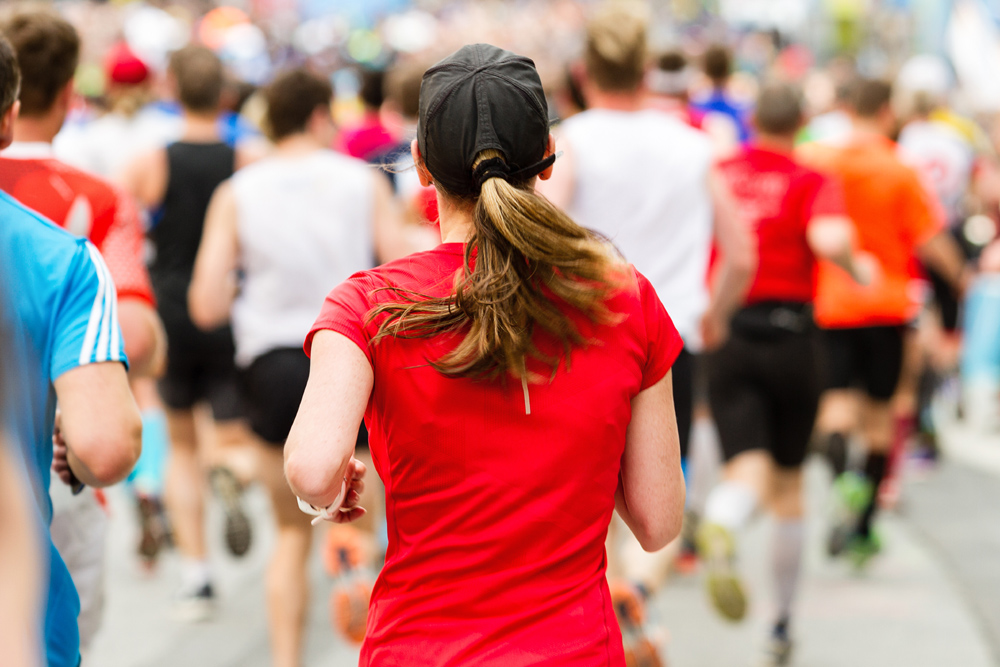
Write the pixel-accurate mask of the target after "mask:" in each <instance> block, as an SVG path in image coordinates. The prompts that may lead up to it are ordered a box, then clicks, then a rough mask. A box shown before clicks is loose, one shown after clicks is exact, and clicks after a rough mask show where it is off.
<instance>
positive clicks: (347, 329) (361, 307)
mask: <svg viewBox="0 0 1000 667" xmlns="http://www.w3.org/2000/svg"><path fill="white" fill-rule="evenodd" d="M372 289H374V286H373V284H372V280H371V277H370V276H369V275H368V274H367V273H364V272H362V273H355V274H354V275H353V276H351V277H350V278H348V279H347V280H345V281H344V282H342V283H340V284H339V285H337V286H336V287H335V288H333V291H331V292H330V293H329V294H328V295H327V297H326V301H324V302H323V308H322V310H320V313H319V317H318V318H316V322H315V323H314V324H313V326H312V329H311V330H310V331H309V335H308V336H306V341H305V345H304V346H303V348H304V349H305V352H306V355H309V356H312V341H313V337H314V336H315V335H316V332H317V331H322V330H324V329H329V330H330V331H336V332H337V333H339V334H342V335H344V336H346V337H347V338H349V339H350V340H352V341H354V343H355V344H356V345H357V346H358V347H359V348H361V351H362V352H364V353H365V356H366V357H368V363H370V364H372V366H373V367H374V363H373V361H372V354H371V347H370V345H369V343H370V342H371V336H370V334H369V332H368V330H367V327H366V326H365V319H366V318H367V316H368V311H369V310H371V301H370V299H369V294H370V293H371V291H372Z"/></svg>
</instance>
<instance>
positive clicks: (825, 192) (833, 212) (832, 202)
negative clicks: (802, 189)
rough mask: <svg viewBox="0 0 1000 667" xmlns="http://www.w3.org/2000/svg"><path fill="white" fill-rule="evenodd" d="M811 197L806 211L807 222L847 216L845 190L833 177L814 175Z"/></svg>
mask: <svg viewBox="0 0 1000 667" xmlns="http://www.w3.org/2000/svg"><path fill="white" fill-rule="evenodd" d="M810 185H811V188H810V189H811V191H812V192H811V196H810V199H809V203H808V208H807V210H806V213H807V215H806V220H812V219H814V218H821V217H824V216H842V215H847V209H846V207H845V204H844V189H843V188H842V187H841V185H840V181H838V180H837V179H836V178H834V177H832V176H824V175H822V174H819V173H814V174H813V175H812V183H811V184H810Z"/></svg>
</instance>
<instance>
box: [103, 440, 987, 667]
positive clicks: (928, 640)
mask: <svg viewBox="0 0 1000 667" xmlns="http://www.w3.org/2000/svg"><path fill="white" fill-rule="evenodd" d="M947 435H948V438H947V440H949V441H956V442H959V443H960V444H961V447H959V449H961V450H962V451H963V453H962V455H960V456H959V455H956V456H954V457H951V458H949V459H948V460H947V461H946V462H945V463H944V464H942V466H941V467H940V468H939V469H937V470H936V471H934V472H933V473H932V474H930V475H929V476H926V477H923V476H921V477H919V478H918V477H917V476H916V475H911V476H909V477H908V478H907V484H906V486H905V492H904V496H903V502H902V503H901V505H900V508H899V509H898V510H897V511H896V512H893V513H888V514H886V515H885V516H884V518H883V520H882V523H881V530H882V535H883V538H884V543H885V551H884V553H883V554H882V555H881V556H880V557H879V558H878V559H877V560H876V561H875V562H874V563H873V564H872V566H871V568H870V569H869V570H868V571H866V572H865V573H864V574H863V575H858V574H857V573H855V572H853V571H852V570H851V569H850V568H849V567H848V566H847V565H846V564H844V563H842V562H831V561H830V560H829V559H827V558H826V557H825V556H824V555H823V553H822V548H821V545H822V540H823V534H824V530H825V527H824V524H823V516H824V512H823V508H824V507H825V503H826V493H827V483H828V480H827V476H826V472H825V470H824V469H823V467H822V465H820V464H819V463H817V462H813V463H812V464H811V465H810V468H809V471H808V484H807V489H808V491H807V493H808V503H809V507H810V510H811V511H810V515H811V517H812V518H811V519H810V522H809V525H808V544H809V547H808V555H807V558H806V564H805V575H804V580H803V586H802V591H801V597H800V601H799V605H798V613H797V618H796V621H795V625H794V627H793V632H794V636H795V638H796V642H797V644H796V653H795V658H794V662H793V664H794V665H801V666H803V667H805V666H808V667H867V666H869V665H870V666H871V667H885V666H887V665H889V666H895V665H906V666H907V667H942V666H949V667H950V666H956V667H996V666H1000V660H998V659H997V656H1000V466H998V467H996V469H994V468H993V467H991V466H989V465H981V464H980V463H979V461H980V459H981V458H982V457H983V456H985V457H986V458H989V456H991V455H992V452H993V451H994V449H995V450H996V451H997V452H1000V437H996V436H994V437H985V436H981V435H975V434H970V433H969V432H968V431H967V430H963V429H962V427H961V426H960V425H953V426H951V427H949V430H948V434H947ZM970 448H971V450H975V451H979V453H980V454H981V455H982V456H980V457H979V458H977V455H974V454H973V455H969V454H968V451H966V450H969V449H970ZM977 448H978V449H977ZM248 502H249V506H250V508H251V510H252V513H253V516H254V517H255V522H256V530H257V533H256V535H255V543H254V546H253V548H252V549H251V552H250V553H249V554H248V555H247V556H246V557H245V558H243V559H240V560H235V559H233V558H231V557H229V556H228V555H226V553H225V549H224V548H223V546H222V538H221V523H220V517H219V515H218V511H217V509H214V508H213V511H212V516H211V525H212V527H213V529H212V531H211V532H212V535H213V540H212V543H211V549H212V554H213V558H212V562H213V565H214V566H215V570H216V572H217V577H218V581H217V587H218V590H219V593H220V604H219V613H218V615H217V617H216V618H215V619H214V620H212V621H210V622H207V623H202V624H193V625H192V624H184V623H178V622H175V621H173V620H171V618H170V599H171V594H172V592H173V589H174V586H175V585H176V581H177V571H178V561H177V557H176V555H175V554H172V553H168V554H166V555H165V557H164V558H163V559H162V561H161V563H160V567H159V568H158V570H157V571H156V572H155V573H153V574H149V573H145V572H143V571H142V570H141V568H139V567H138V566H137V564H136V562H135V560H134V558H133V556H132V545H133V541H134V539H135V530H136V528H135V525H134V522H133V518H132V517H133V514H132V511H131V508H130V506H129V505H128V500H127V498H126V497H125V494H124V492H122V491H120V490H113V491H112V493H111V505H112V511H113V517H112V526H111V531H110V545H109V552H108V577H107V606H106V618H105V622H104V625H103V628H102V630H101V632H100V633H99V634H98V636H97V638H96V639H95V641H94V643H93V645H92V647H91V649H90V651H89V652H88V653H87V654H86V655H85V661H84V664H85V665H93V666H96V667H177V666H184V667H188V666H190V667H264V666H266V665H268V664H269V659H268V644H267V631H266V622H265V614H266V612H265V606H264V590H263V572H264V568H265V564H266V560H267V550H268V546H269V544H270V543H271V541H272V539H273V529H272V528H271V527H270V526H271V524H270V518H269V512H270V509H269V507H268V502H267V500H266V498H265V497H264V495H263V494H262V493H260V492H259V491H257V490H253V489H251V491H250V493H249V497H248ZM769 529H770V525H769V522H768V520H767V519H763V520H761V521H758V522H757V523H756V524H755V525H754V526H752V527H751V528H750V529H749V530H748V531H747V533H746V535H745V536H744V539H743V540H742V542H741V554H742V557H741V566H742V568H743V570H744V572H745V573H746V574H747V578H748V581H749V582H750V591H751V595H752V598H751V609H750V614H749V616H748V619H747V620H746V621H745V622H744V623H742V624H740V625H732V624H730V623H727V622H725V621H722V620H720V619H719V618H717V617H716V616H715V615H714V614H713V613H712V611H711V609H710V608H709V606H708V603H707V601H706V599H705V596H704V593H703V590H702V582H701V579H700V578H699V577H698V576H697V575H692V576H687V577H679V578H675V579H674V580H673V581H672V582H671V583H670V584H669V585H668V586H667V587H666V588H665V589H664V590H663V591H662V592H661V593H660V594H659V595H658V596H657V597H656V599H655V603H654V604H653V605H652V609H651V614H652V620H653V623H654V625H655V630H656V633H657V634H658V636H659V638H660V641H661V645H662V651H663V654H664V656H665V657H666V658H667V659H668V660H669V663H670V665H671V666H672V667H701V666H704V667H720V666H726V667H728V666H730V665H733V666H741V665H754V664H755V663H756V662H757V660H758V658H759V655H760V647H761V645H762V643H763V640H764V638H765V636H766V631H767V625H768V621H769V620H770V618H771V610H772V609H773V604H772V601H771V599H770V593H769V591H770V588H771V586H770V573H769V569H768V558H767V554H768V539H769ZM311 576H312V580H313V582H314V589H313V591H314V595H313V599H312V613H311V617H310V621H309V632H308V645H307V651H306V665H307V667H314V666H317V667H318V666H320V665H323V666H333V665H350V664H355V663H356V660H357V649H356V648H355V647H352V646H349V645H347V644H345V643H344V642H343V641H342V640H341V639H340V638H339V637H338V636H337V635H336V634H335V633H334V632H333V631H332V630H331V626H330V623H329V611H328V609H329V595H330V589H331V581H330V580H329V578H328V577H327V576H326V575H325V574H324V572H323V571H322V568H321V566H320V563H319V559H318V558H314V559H313V562H312V565H311Z"/></svg>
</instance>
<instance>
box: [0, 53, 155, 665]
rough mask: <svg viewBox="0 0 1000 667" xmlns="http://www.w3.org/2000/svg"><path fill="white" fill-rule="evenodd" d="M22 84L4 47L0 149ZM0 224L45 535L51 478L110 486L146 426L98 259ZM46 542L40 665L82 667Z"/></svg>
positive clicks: (77, 243)
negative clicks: (133, 392) (52, 473)
mask: <svg viewBox="0 0 1000 667" xmlns="http://www.w3.org/2000/svg"><path fill="white" fill-rule="evenodd" d="M46 46H47V48H54V46H53V45H48V44H47V45H46ZM19 83H20V72H19V70H18V68H17V61H16V57H15V53H14V50H13V49H12V48H11V46H10V44H9V43H8V42H7V41H6V40H5V39H2V38H0V148H6V147H7V146H9V145H10V143H11V141H12V140H13V135H14V120H15V118H16V117H17V114H18V107H19V104H18V103H17V102H15V99H16V97H17V90H18V86H19ZM28 99H29V102H31V103H33V102H34V101H35V100H34V99H33V98H32V97H31V96H30V95H29V97H28ZM0 220H2V221H3V224H0V274H2V276H0V277H2V285H3V287H4V290H5V291H4V310H3V316H4V317H5V319H6V322H7V326H6V327H5V329H6V330H7V331H12V332H15V335H14V336H13V338H14V340H13V341H12V346H13V349H14V350H15V351H16V353H17V354H18V356H19V358H20V359H22V360H23V362H24V367H25V380H24V382H23V383H22V384H21V386H20V387H19V391H20V392H21V394H22V396H23V397H24V400H25V402H26V404H27V409H24V410H19V411H18V414H17V415H16V421H15V423H14V425H13V430H14V433H13V435H14V437H15V438H16V440H17V441H18V442H19V443H20V444H21V446H22V447H23V448H24V457H23V458H24V460H25V462H26V464H27V465H28V466H29V467H30V468H31V472H32V474H33V475H34V479H35V481H36V486H35V488H34V489H33V490H34V495H35V499H36V503H37V508H38V513H39V515H40V517H41V518H42V520H43V521H44V523H45V525H46V526H47V525H48V522H49V521H50V520H51V501H50V500H49V497H48V492H47V489H48V488H49V479H50V471H51V470H54V471H55V472H56V473H57V474H58V475H59V477H60V479H62V480H63V481H64V482H66V483H67V484H74V485H78V484H80V483H83V484H87V485H89V486H95V487H100V486H107V485H109V484H114V483H115V482H118V481H119V480H121V479H123V478H124V477H125V476H126V475H127V474H128V472H129V470H131V468H132V466H133V465H134V464H135V461H136V459H137V458H138V457H139V452H140V449H141V443H140V440H141V433H142V423H141V421H140V417H139V410H138V408H137V407H136V405H135V401H134V400H133V399H132V395H131V393H130V392H129V387H128V376H127V374H126V357H125V351H124V347H123V342H122V333H121V329H120V328H119V326H118V322H117V318H116V313H117V312H118V304H117V299H116V297H115V290H114V284H113V282H112V280H111V276H110V274H109V272H108V268H107V267H106V266H105V264H104V261H103V260H102V259H101V255H100V253H98V251H97V249H96V248H95V247H94V246H93V245H92V244H91V243H90V242H89V241H87V240H86V239H82V238H77V237H74V236H72V235H70V234H69V233H67V232H65V231H63V230H61V229H59V228H58V227H56V226H55V225H53V224H52V223H50V222H49V221H48V220H45V219H44V218H42V217H41V216H39V215H38V214H37V213H34V212H32V211H30V210H29V209H27V208H25V207H24V206H22V205H21V204H19V203H18V202H16V201H15V200H14V199H12V198H11V197H10V196H9V195H7V194H6V193H0ZM57 402H58V407H59V416H58V427H57V428H56V421H57V418H56V404H57ZM53 440H55V442H53ZM48 542H49V544H48V547H47V549H48V555H47V561H48V565H47V567H48V571H47V573H46V574H45V583H46V587H47V590H48V598H47V599H48V601H47V603H46V605H45V610H44V614H45V619H44V627H45V633H44V635H45V647H46V657H47V663H48V665H49V667H78V665H79V664H80V641H79V631H78V626H77V618H76V617H77V614H78V613H79V599H78V597H77V593H76V589H75V587H74V585H73V581H72V579H71V578H70V575H69V572H68V571H67V569H66V566H65V564H64V563H63V560H62V558H61V557H60V555H59V552H58V551H57V550H56V548H55V546H54V545H52V543H51V537H50V536H49V540H48Z"/></svg>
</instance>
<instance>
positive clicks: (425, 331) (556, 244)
mask: <svg viewBox="0 0 1000 667" xmlns="http://www.w3.org/2000/svg"><path fill="white" fill-rule="evenodd" d="M492 159H501V160H502V159H503V158H502V154H501V153H500V152H499V151H496V150H485V151H482V152H481V153H479V155H477V156H476V160H475V166H478V165H479V164H480V163H482V162H483V161H484V160H492ZM439 187H440V186H439ZM446 196H447V195H446ZM473 200H474V202H475V208H474V212H473V234H472V237H471V238H470V239H469V242H468V243H467V245H466V248H465V262H464V267H463V271H462V273H461V274H459V275H458V276H457V277H456V282H455V287H454V289H453V290H452V292H451V294H449V295H447V296H444V297H428V296H426V295H421V294H417V293H414V292H411V291H408V290H400V289H397V288H385V289H391V290H395V291H397V292H398V293H399V294H400V296H401V297H402V301H395V302H390V303H384V304H380V305H379V306H377V307H376V308H374V309H373V311H372V312H371V313H370V317H371V318H372V319H374V318H376V317H378V316H379V315H387V317H386V318H385V319H384V320H383V321H382V322H381V324H380V325H379V329H378V333H377V334H376V336H375V338H374V342H378V341H379V340H381V339H382V338H384V337H386V336H397V337H401V338H427V337H431V336H434V335H437V334H439V333H445V332H452V333H459V332H461V331H463V330H465V329H466V328H467V331H466V332H465V334H464V336H463V337H462V339H461V341H460V342H459V343H458V345H457V346H456V347H455V348H454V349H453V350H452V351H451V352H448V353H447V354H445V355H444V356H443V357H441V358H440V359H433V360H430V363H431V364H432V365H433V366H434V368H436V369H437V370H438V371H439V372H441V373H443V374H444V375H447V376H450V377H474V378H496V377H502V376H504V375H506V374H508V373H510V374H513V375H514V376H515V377H516V378H518V379H520V380H524V381H532V380H536V379H537V378H535V377H529V373H528V370H527V359H528V358H529V357H530V358H534V359H537V360H539V361H541V362H542V363H543V364H544V365H546V366H548V367H549V369H550V370H551V374H552V375H554V374H555V372H556V371H557V370H558V368H559V365H560V363H561V362H562V361H565V362H566V364H567V366H568V364H569V355H570V351H571V348H572V346H574V345H582V344H584V343H586V340H585V339H584V336H583V335H582V334H581V333H580V331H579V328H578V327H577V326H576V324H575V323H574V322H573V319H572V318H571V317H570V315H568V314H567V313H566V312H565V311H566V308H565V306H569V308H570V309H572V310H576V311H579V312H582V313H584V314H585V315H586V316H587V317H588V318H589V319H590V320H591V321H592V322H595V323H601V324H604V323H612V322H614V321H616V316H615V314H614V313H612V312H610V311H609V309H608V308H607V306H606V301H607V299H608V297H609V296H610V295H611V294H612V293H613V292H614V290H615V289H616V287H617V284H618V281H617V280H616V279H615V276H614V273H615V272H614V270H613V269H614V268H615V267H616V266H619V260H618V259H617V258H616V256H615V254H614V253H613V251H612V249H611V247H610V245H609V244H607V243H606V242H604V241H603V240H602V239H600V238H598V237H597V236H596V235H594V233H593V232H590V231H588V230H586V229H584V228H583V227H581V226H580V225H578V224H576V223H575V222H574V221H573V220H572V219H571V218H570V217H569V216H568V215H566V214H565V213H563V212H562V211H561V210H559V209H558V208H556V207H555V206H553V205H552V203H551V202H549V201H548V200H547V199H545V198H544V197H542V196H540V195H538V194H536V193H535V191H534V189H533V187H532V185H531V183H530V181H529V182H527V183H509V182H507V180H505V179H504V178H496V177H493V178H487V180H485V181H484V182H483V184H482V188H481V191H480V194H479V196H478V197H475V198H474V199H473ZM473 255H475V257H474V258H473ZM536 328H540V329H541V330H542V331H544V332H546V333H547V334H549V335H550V336H552V337H553V338H554V339H555V340H556V341H558V343H559V344H560V346H561V347H562V353H561V354H559V355H557V356H551V355H546V354H543V353H542V352H541V351H540V350H539V349H538V348H537V347H536V345H535V343H534V340H533V337H534V333H535V330H536Z"/></svg>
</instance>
